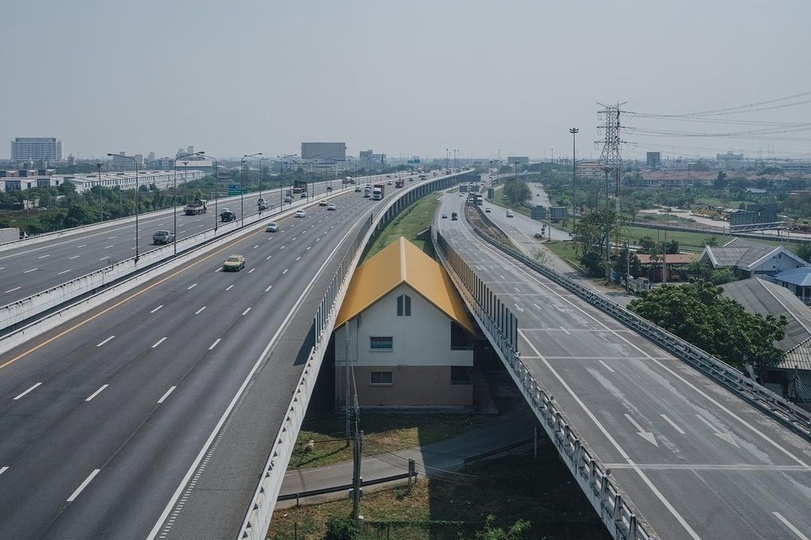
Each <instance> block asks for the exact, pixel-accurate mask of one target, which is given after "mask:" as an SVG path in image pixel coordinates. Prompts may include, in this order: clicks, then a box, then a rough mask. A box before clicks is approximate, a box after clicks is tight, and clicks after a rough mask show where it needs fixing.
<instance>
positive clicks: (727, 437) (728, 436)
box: [696, 414, 740, 448]
mask: <svg viewBox="0 0 811 540" xmlns="http://www.w3.org/2000/svg"><path fill="white" fill-rule="evenodd" d="M696 418H698V419H699V420H701V421H702V422H704V424H705V425H706V426H707V427H708V428H710V429H711V430H712V433H713V435H715V436H716V437H718V438H719V439H721V440H722V441H726V442H728V443H729V444H732V445H734V446H737V447H738V448H740V446H738V443H737V442H736V441H735V439H734V438H732V433H728V432H725V431H718V429H717V428H716V427H715V426H714V425H712V424H711V423H710V421H709V420H707V419H706V418H704V417H703V416H701V415H700V414H697V415H696Z"/></svg>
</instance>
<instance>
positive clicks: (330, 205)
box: [327, 202, 338, 210]
mask: <svg viewBox="0 0 811 540" xmlns="http://www.w3.org/2000/svg"><path fill="white" fill-rule="evenodd" d="M337 208H338V207H337V206H335V203H334V202H331V203H329V204H328V205H327V210H337Z"/></svg>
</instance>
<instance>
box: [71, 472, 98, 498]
mask: <svg viewBox="0 0 811 540" xmlns="http://www.w3.org/2000/svg"><path fill="white" fill-rule="evenodd" d="M99 472H101V469H93V472H92V473H90V475H89V476H88V477H87V478H85V481H84V482H82V485H80V486H79V487H77V488H76V491H74V492H73V495H71V496H70V497H68V501H67V502H73V501H75V500H76V497H78V496H79V494H80V493H81V492H82V490H83V489H84V488H86V487H87V484H89V483H90V482H92V481H93V478H95V477H96V475H97V474H99Z"/></svg>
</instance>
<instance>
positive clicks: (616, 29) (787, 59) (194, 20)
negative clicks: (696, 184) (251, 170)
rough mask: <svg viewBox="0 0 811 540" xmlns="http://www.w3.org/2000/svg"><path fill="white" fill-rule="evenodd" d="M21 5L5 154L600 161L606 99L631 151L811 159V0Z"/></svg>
mask: <svg viewBox="0 0 811 540" xmlns="http://www.w3.org/2000/svg"><path fill="white" fill-rule="evenodd" d="M2 12H3V17H2V19H3V29H2V37H3V45H2V46H0V72H2V75H3V80H4V82H3V92H2V101H1V102H0V103H2V105H0V113H1V114H0V142H2V144H0V157H8V156H10V144H9V143H10V141H11V140H12V139H13V138H14V137H22V136H48V137H57V138H59V139H60V140H62V142H63V152H64V154H65V155H67V154H69V153H72V154H74V155H76V156H78V157H80V158H90V157H94V156H95V157H100V156H104V155H105V154H106V153H107V152H118V151H125V152H126V153H128V154H135V153H142V154H144V155H146V154H148V153H149V152H155V153H156V154H157V155H158V156H166V155H174V152H175V151H176V150H177V149H178V148H179V147H186V146H188V145H194V147H195V149H197V150H205V151H207V152H209V153H211V154H212V155H214V156H217V157H227V156H241V155H242V154H248V153H253V152H264V154H265V155H266V156H275V155H279V154H292V153H297V152H299V145H300V143H301V142H302V141H345V142H346V144H347V149H348V153H349V154H351V155H354V156H357V153H358V151H359V150H363V149H367V148H372V149H374V150H375V152H381V153H386V154H389V155H390V156H396V157H405V156H410V155H421V156H425V157H430V156H434V157H442V158H444V157H445V155H446V149H450V153H451V156H452V155H453V150H454V149H456V150H458V155H459V156H460V157H470V156H475V157H483V158H495V157H497V156H498V155H499V152H500V155H501V157H502V158H506V156H508V155H529V156H531V157H533V158H547V159H548V158H549V156H550V154H552V149H553V148H554V155H555V156H556V157H560V156H571V152H572V138H571V135H570V134H569V132H568V130H569V128H570V127H573V126H575V127H578V128H579V129H580V133H579V134H578V136H577V154H578V157H588V156H593V157H595V158H597V157H599V155H600V149H601V145H600V144H596V143H595V141H597V140H599V139H600V138H601V137H602V132H601V131H598V124H599V123H600V122H601V119H600V117H599V116H598V114H597V111H598V109H599V108H600V106H599V105H597V102H600V103H604V104H616V103H618V102H627V103H626V104H625V105H623V106H622V109H623V110H624V111H628V114H623V116H622V123H623V126H626V125H627V127H628V128H629V130H628V131H627V132H626V131H625V128H624V127H623V128H622V130H621V137H622V138H623V139H624V140H625V141H627V144H626V145H625V146H624V147H623V156H625V157H629V158H638V157H640V156H642V157H644V153H645V151H650V150H653V151H655V150H659V151H661V152H662V153H663V155H666V156H668V157H669V156H671V155H676V156H679V155H681V156H690V157H694V156H700V155H706V156H714V154H715V153H717V152H726V151H735V152H741V151H743V152H745V153H746V154H747V156H753V157H756V156H757V155H762V156H763V157H767V156H772V155H774V156H776V157H791V158H811V145H809V141H811V136H809V135H808V129H809V127H811V114H809V113H811V56H809V53H811V32H810V31H809V29H808V23H809V21H811V2H809V1H808V0H771V1H769V0H763V1H756V0H680V1H672V0H669V1H665V0H661V1H659V0H614V1H606V0H582V1H577V0H556V1H546V2H544V1H540V0H506V1H500V2H494V1H483V0H433V1H428V0H408V1H398V2H395V1H391V0H345V1H341V0H233V1H226V2H223V1H212V0H197V1H193V2H192V1H180V0H162V1H158V0H141V1H138V2H123V1H120V0H74V1H70V2H66V1H64V0H24V1H23V0H12V1H9V2H6V3H5V4H4V7H3V10H2ZM806 93H808V94H806ZM792 95H801V96H800V97H798V98H795V99H793V100H783V101H775V102H773V103H771V104H770V105H769V106H768V107H766V106H758V107H752V108H753V109H763V108H770V109H771V110H767V111H760V112H753V113H749V114H736V115H730V116H718V117H713V120H714V121H718V120H720V119H726V120H735V121H737V122H741V121H745V122H743V123H740V124H734V125H731V124H717V123H715V124H714V123H697V122H685V121H681V120H676V119H672V118H664V119H663V118H650V117H647V116H645V115H634V114H632V113H645V114H646V115H650V114H656V115H672V114H681V113H690V112H695V111H707V110H717V109H727V108H731V107H736V106H743V105H750V104H755V103H761V102H765V101H771V100H775V99H779V98H784V97H787V96H792ZM803 101H809V104H801V105H798V106H786V105H790V104H796V103H800V102H803ZM733 112H734V111H733ZM752 122H770V123H775V122H780V123H786V124H804V126H803V125H800V126H799V127H797V126H791V127H790V126H783V125H782V124H781V125H779V126H778V128H777V129H778V130H780V131H785V130H786V129H791V130H792V132H790V133H777V134H769V135H762V136H761V135H760V134H755V137H756V138H742V137H741V136H740V135H734V133H739V132H745V131H752V130H762V129H764V127H772V126H773V125H774V124H768V125H767V124H753V123H752ZM798 128H799V129H798ZM633 130H635V131H633ZM641 130H647V131H650V130H660V131H662V132H664V133H663V136H658V135H655V134H652V133H650V132H647V133H646V132H645V131H641ZM674 132H689V133H693V134H724V133H726V134H730V135H727V136H722V137H712V138H706V137H692V138H683V137H673V136H670V135H672V133H674ZM750 137H751V135H750Z"/></svg>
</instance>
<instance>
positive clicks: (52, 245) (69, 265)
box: [0, 181, 354, 306]
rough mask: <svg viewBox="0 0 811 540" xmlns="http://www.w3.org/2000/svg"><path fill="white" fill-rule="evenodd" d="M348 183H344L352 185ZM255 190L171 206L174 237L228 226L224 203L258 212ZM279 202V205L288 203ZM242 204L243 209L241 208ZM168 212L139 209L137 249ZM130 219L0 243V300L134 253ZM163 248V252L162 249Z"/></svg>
mask: <svg viewBox="0 0 811 540" xmlns="http://www.w3.org/2000/svg"><path fill="white" fill-rule="evenodd" d="M333 184H334V186H333V189H334V191H335V193H336V194H337V193H338V192H339V191H340V190H341V187H342V186H341V184H340V181H337V182H333ZM328 185H329V184H328V183H324V182H322V183H319V184H317V185H314V186H311V188H312V189H313V191H314V192H315V195H314V196H313V197H311V198H310V200H317V199H318V198H320V197H323V196H325V193H326V188H327V186H328ZM353 187H354V186H350V188H353ZM279 193H280V192H279V190H278V189H275V190H272V191H265V192H263V197H265V198H266V199H267V200H268V202H269V203H270V204H271V205H274V207H273V208H271V209H270V210H269V211H265V212H263V215H266V216H272V215H274V214H277V213H278V212H279V208H280V202H281V201H280V200H279V198H280V197H279ZM258 198H259V195H258V193H252V194H246V195H244V196H243V197H242V200H240V197H230V198H227V199H220V200H219V201H217V202H216V204H215V201H209V202H208V203H209V204H208V211H207V212H206V213H205V214H199V215H194V216H186V215H185V214H184V212H183V206H182V205H179V206H178V208H177V239H178V240H181V239H183V238H186V237H189V236H192V235H194V234H197V233H201V232H204V231H206V230H210V229H213V228H214V227H215V226H217V227H220V228H222V230H223V232H225V231H227V230H233V229H235V228H236V227H237V223H238V222H239V219H238V221H237V222H232V223H221V222H219V216H218V211H219V212H221V211H222V210H223V209H224V208H229V209H231V210H232V211H234V212H236V214H237V216H238V218H242V217H243V216H244V217H247V216H248V215H252V214H256V213H258V210H257V208H258V207H257V199H258ZM310 200H306V199H298V198H297V199H294V200H293V203H294V206H297V205H301V204H306V203H307V202H310ZM288 207H289V206H288V205H285V208H288ZM243 208H244V214H243V212H242V209H243ZM174 218H175V216H174V214H173V212H172V210H161V211H158V212H150V213H145V214H141V215H140V216H139V219H138V252H139V255H143V254H144V253H146V252H148V251H150V250H153V249H157V248H162V247H164V246H155V245H153V244H152V234H153V233H154V232H155V231H157V230H161V229H165V230H169V231H173V230H175V227H174ZM135 245H136V240H135V219H134V217H131V218H126V219H119V220H114V221H108V222H105V223H100V224H97V225H94V226H92V227H85V228H81V229H76V230H73V231H66V232H65V234H63V235H53V236H52V237H51V238H49V239H48V240H47V241H43V242H20V243H15V244H13V245H12V246H8V247H4V248H2V249H0V275H2V276H3V277H2V279H1V280H0V306H3V305H8V304H11V303H13V302H16V301H19V300H21V299H23V298H26V297H28V296H31V295H34V294H36V293H38V292H40V291H43V290H46V289H49V288H51V287H55V286H57V285H59V284H61V283H65V282H67V281H69V280H71V279H74V278H77V277H79V276H83V275H85V274H88V273H90V272H94V271H97V270H100V269H101V268H104V267H105V266H108V265H109V264H111V263H114V262H118V261H123V260H126V259H130V258H133V257H134V256H135ZM167 253H169V252H167Z"/></svg>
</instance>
